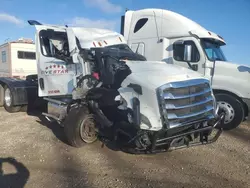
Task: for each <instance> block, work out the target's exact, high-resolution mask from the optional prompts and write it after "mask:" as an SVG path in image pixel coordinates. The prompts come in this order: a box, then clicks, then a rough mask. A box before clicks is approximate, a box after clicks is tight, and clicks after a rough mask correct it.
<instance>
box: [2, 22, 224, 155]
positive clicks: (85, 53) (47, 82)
mask: <svg viewBox="0 0 250 188" xmlns="http://www.w3.org/2000/svg"><path fill="white" fill-rule="evenodd" d="M28 22H29V24H30V25H34V26H35V27H36V35H35V38H36V41H35V43H36V56H37V71H38V74H37V79H34V77H35V76H33V77H32V78H29V77H28V78H27V80H17V79H10V78H8V79H7V80H8V81H6V82H4V80H3V79H0V80H1V85H2V89H3V88H5V90H1V91H2V92H1V94H2V99H3V101H4V100H6V98H9V99H11V105H9V108H12V107H13V108H20V107H21V106H23V105H27V103H28V102H27V101H28V94H29V95H30V96H36V98H37V99H40V100H41V99H42V100H43V101H46V104H47V110H46V112H44V113H43V115H44V116H45V117H46V118H47V119H48V120H49V121H51V120H55V121H57V122H58V123H59V124H61V125H62V127H63V128H64V131H65V135H66V138H67V141H68V143H69V144H70V145H72V146H74V147H82V146H84V145H85V144H90V143H93V142H95V141H96V140H97V139H98V138H105V140H108V141H111V142H115V143H117V144H118V146H119V147H120V149H122V150H124V151H127V152H131V153H145V152H146V153H147V152H150V153H155V152H162V151H170V150H174V149H179V148H185V147H191V146H196V145H202V144H209V143H212V142H215V141H216V140H217V139H218V137H219V136H220V134H221V132H222V129H221V126H222V122H223V118H224V114H223V112H220V109H219V108H218V107H217V105H216V100H215V97H214V95H213V91H212V89H211V86H210V81H209V80H208V79H206V78H203V77H202V76H201V75H200V74H199V73H197V72H194V71H192V70H189V69H187V68H184V67H180V66H177V65H166V64H165V63H164V62H161V61H147V60H146V58H145V57H144V56H142V55H139V54H137V53H134V52H133V51H132V50H131V49H130V48H129V47H128V45H127V43H126V40H125V39H124V37H123V36H122V35H121V34H119V33H116V32H113V31H109V30H104V29H94V28H81V27H67V26H65V27H64V26H52V25H42V24H40V23H39V22H37V21H32V20H30V21H28ZM188 53H189V51H188V50H187V51H185V54H184V55H185V57H188V56H189V55H190V54H188ZM6 89H7V90H8V92H6ZM3 91H5V92H3ZM33 102H36V100H35V99H34V100H33ZM9 111H10V112H11V110H9ZM13 111H18V109H16V110H13Z"/></svg>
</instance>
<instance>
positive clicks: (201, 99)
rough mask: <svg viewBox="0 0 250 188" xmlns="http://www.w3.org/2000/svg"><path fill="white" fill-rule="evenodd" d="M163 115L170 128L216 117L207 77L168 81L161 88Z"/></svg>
mask: <svg viewBox="0 0 250 188" xmlns="http://www.w3.org/2000/svg"><path fill="white" fill-rule="evenodd" d="M159 97H160V101H161V102H160V106H161V109H162V116H163V119H164V121H165V124H166V125H167V127H168V128H174V127H180V126H184V125H187V124H192V123H195V122H199V121H200V120H203V119H211V118H214V108H215V106H214V102H215V101H214V97H213V94H212V90H211V87H210V84H209V81H208V80H206V79H193V80H188V81H181V82H172V83H168V84H166V85H164V86H162V87H161V88H160V95H159Z"/></svg>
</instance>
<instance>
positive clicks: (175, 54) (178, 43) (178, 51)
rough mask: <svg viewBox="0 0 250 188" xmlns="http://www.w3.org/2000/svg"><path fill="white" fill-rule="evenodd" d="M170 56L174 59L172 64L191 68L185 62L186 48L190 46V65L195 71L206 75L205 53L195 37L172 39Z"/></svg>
mask: <svg viewBox="0 0 250 188" xmlns="http://www.w3.org/2000/svg"><path fill="white" fill-rule="evenodd" d="M170 44H171V50H170V52H169V53H170V56H171V57H172V58H171V59H172V63H173V64H176V65H180V66H183V67H186V68H190V67H189V65H188V63H187V62H186V61H185V46H187V45H188V46H190V48H191V57H190V62H189V63H190V64H191V66H192V68H193V70H194V71H197V72H199V73H201V74H202V75H205V63H206V59H205V56H204V52H203V50H202V48H201V45H200V43H199V41H198V40H197V39H196V38H194V37H183V38H176V39H172V40H171V42H170Z"/></svg>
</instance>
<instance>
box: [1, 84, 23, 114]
mask: <svg viewBox="0 0 250 188" xmlns="http://www.w3.org/2000/svg"><path fill="white" fill-rule="evenodd" d="M3 106H4V108H5V110H6V111H7V112H9V113H14V112H19V111H20V110H21V106H14V105H13V93H12V91H11V90H10V88H9V87H8V86H5V87H4V104H3Z"/></svg>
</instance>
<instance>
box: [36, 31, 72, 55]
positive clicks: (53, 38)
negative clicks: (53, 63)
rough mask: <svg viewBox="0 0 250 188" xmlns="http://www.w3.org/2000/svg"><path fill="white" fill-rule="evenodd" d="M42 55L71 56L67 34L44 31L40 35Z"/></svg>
mask: <svg viewBox="0 0 250 188" xmlns="http://www.w3.org/2000/svg"><path fill="white" fill-rule="evenodd" d="M39 38H40V44H41V53H42V54H43V55H44V56H46V57H60V56H66V57H68V56H69V46H68V39H67V34H66V33H65V32H57V31H50V30H42V31H40V34H39Z"/></svg>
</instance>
